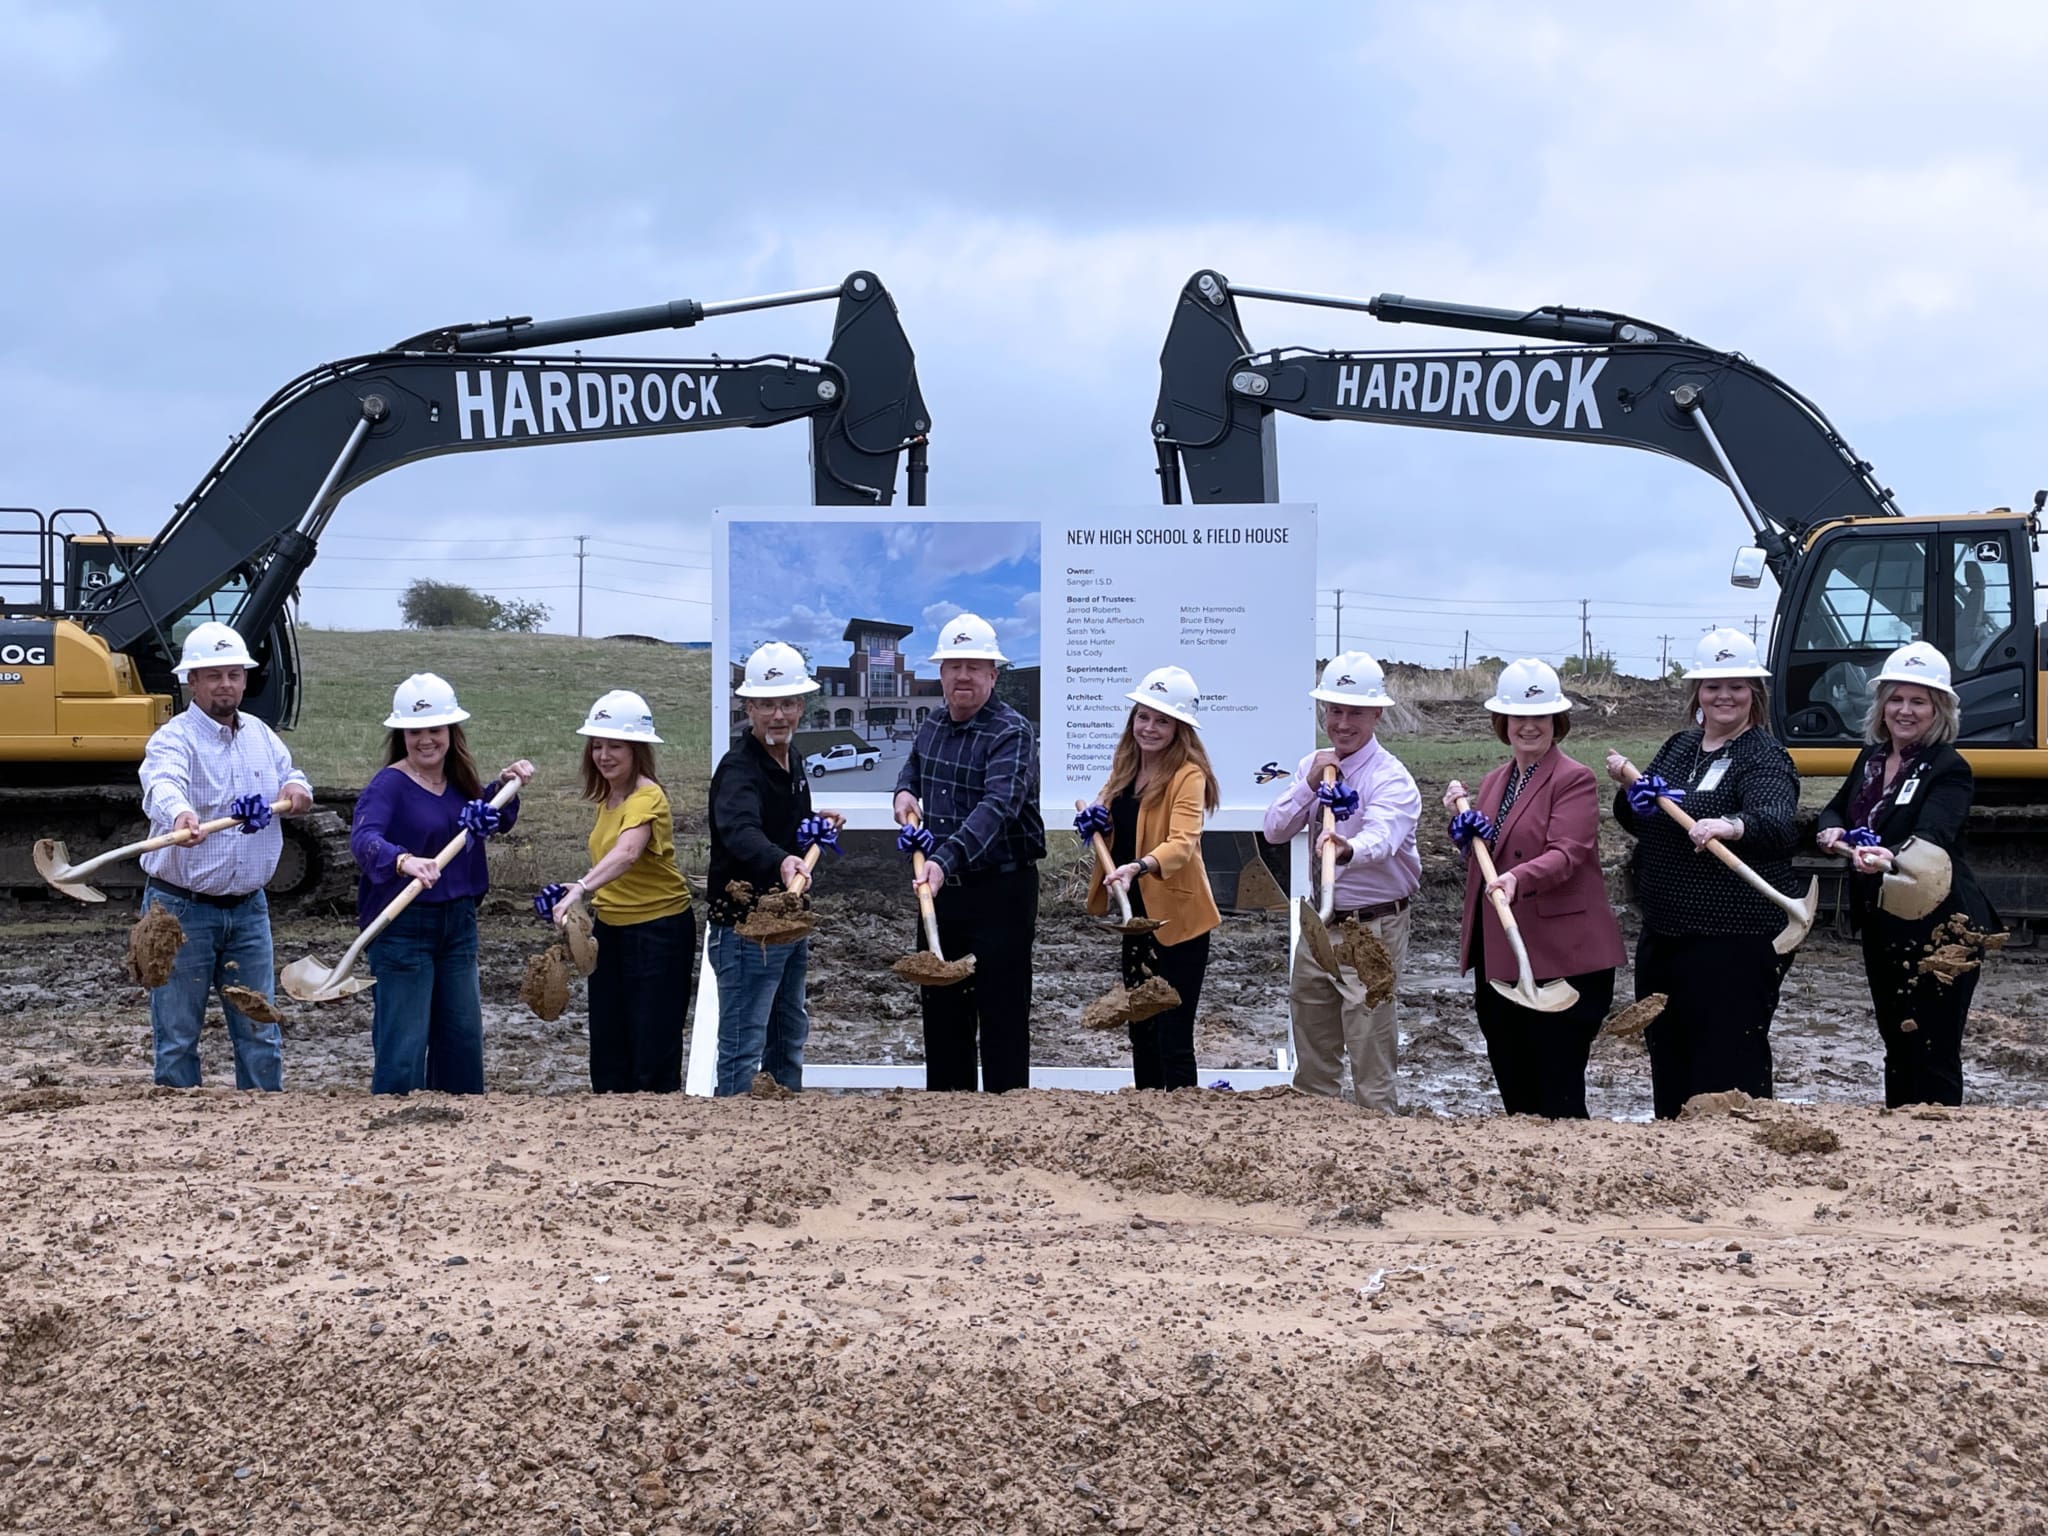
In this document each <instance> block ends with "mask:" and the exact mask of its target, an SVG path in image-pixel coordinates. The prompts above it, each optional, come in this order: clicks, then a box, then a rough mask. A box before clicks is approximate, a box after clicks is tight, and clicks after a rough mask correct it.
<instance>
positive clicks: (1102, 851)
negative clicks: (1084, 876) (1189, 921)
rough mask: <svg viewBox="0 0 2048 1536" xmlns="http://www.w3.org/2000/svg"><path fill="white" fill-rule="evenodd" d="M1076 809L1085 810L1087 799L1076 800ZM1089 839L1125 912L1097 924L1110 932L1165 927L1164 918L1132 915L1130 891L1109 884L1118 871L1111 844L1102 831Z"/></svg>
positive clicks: (1105, 880) (1104, 877)
mask: <svg viewBox="0 0 2048 1536" xmlns="http://www.w3.org/2000/svg"><path fill="white" fill-rule="evenodd" d="M1074 809H1075V810H1077V811H1085V810H1087V809H1088V802H1087V801H1086V800H1076V801H1075V802H1074ZM1088 841H1089V842H1091V843H1093V844H1094V845H1095V862H1096V863H1098V864H1100V865H1101V866H1102V880H1103V886H1104V888H1105V889H1108V890H1109V891H1110V894H1111V895H1113V896H1114V897H1116V904H1117V906H1118V908H1119V909H1121V911H1122V912H1123V914H1124V915H1123V916H1122V917H1120V918H1118V917H1101V918H1097V919H1096V920H1095V926H1096V927H1098V928H1102V929H1105V930H1107V931H1108V932H1110V933H1157V932H1158V931H1159V930H1160V929H1161V928H1164V927H1165V926H1166V922H1165V920H1164V919H1163V918H1156V917H1133V916H1132V915H1131V896H1130V892H1128V891H1126V890H1125V889H1124V888H1123V887H1122V886H1120V885H1119V886H1115V887H1113V888H1112V887H1110V886H1109V877H1110V876H1111V875H1113V874H1115V873H1116V861H1115V860H1113V859H1112V858H1110V856H1109V844H1108V843H1106V842H1105V841H1103V837H1102V834H1101V833H1100V832H1097V833H1095V834H1094V835H1092V836H1091V837H1090V838H1089V839H1088Z"/></svg>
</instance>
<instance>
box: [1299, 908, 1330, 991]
mask: <svg viewBox="0 0 2048 1536" xmlns="http://www.w3.org/2000/svg"><path fill="white" fill-rule="evenodd" d="M1300 907H1301V939H1302V942H1303V943H1304V944H1306V945H1308V952H1309V953H1310V954H1312V955H1314V956H1315V959H1316V964H1317V965H1320V966H1321V967H1322V968H1323V969H1324V970H1326V971H1328V972H1329V973H1330V974H1331V975H1332V976H1335V975H1337V974H1338V971H1337V964H1338V962H1337V946H1336V945H1334V944H1332V943H1331V942H1330V930H1329V927H1328V925H1326V924H1325V923H1324V922H1323V915H1322V914H1321V913H1320V912H1318V911H1317V910H1316V909H1315V908H1314V907H1313V906H1312V905H1311V904H1310V903H1309V899H1308V898H1307V897H1306V896H1304V897H1302V898H1301V902H1300Z"/></svg>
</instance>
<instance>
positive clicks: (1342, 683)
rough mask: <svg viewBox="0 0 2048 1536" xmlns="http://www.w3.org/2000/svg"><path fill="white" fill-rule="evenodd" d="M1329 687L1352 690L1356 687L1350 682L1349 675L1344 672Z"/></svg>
mask: <svg viewBox="0 0 2048 1536" xmlns="http://www.w3.org/2000/svg"><path fill="white" fill-rule="evenodd" d="M1330 686H1331V687H1332V688H1352V687H1356V686H1357V685H1356V684H1355V683H1354V682H1353V681H1352V678H1351V674H1350V673H1349V672H1346V673H1345V674H1344V675H1343V676H1342V677H1340V678H1338V679H1337V681H1336V682H1334V683H1332V684H1330Z"/></svg>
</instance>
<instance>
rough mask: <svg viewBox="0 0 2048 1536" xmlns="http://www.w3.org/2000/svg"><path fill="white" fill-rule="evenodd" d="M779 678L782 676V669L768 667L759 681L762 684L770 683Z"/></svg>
mask: <svg viewBox="0 0 2048 1536" xmlns="http://www.w3.org/2000/svg"><path fill="white" fill-rule="evenodd" d="M780 676H782V668H780V667H770V668H768V669H767V671H765V672H763V673H762V674H761V681H762V682H764V683H772V682H774V681H775V679H777V678H778V677H780Z"/></svg>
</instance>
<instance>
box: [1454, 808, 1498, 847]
mask: <svg viewBox="0 0 2048 1536" xmlns="http://www.w3.org/2000/svg"><path fill="white" fill-rule="evenodd" d="M1448 830H1449V831H1450V834H1451V841H1452V842H1453V843H1456V844H1457V845H1458V850H1459V851H1460V852H1461V853H1462V852H1463V851H1464V850H1465V849H1467V848H1469V847H1471V846H1472V839H1473V838H1475V837H1476V838H1480V839H1482V840H1483V841H1485V842H1489V843H1490V842H1492V841H1493V823H1492V822H1490V821H1488V820H1487V819H1486V816H1485V814H1484V813H1483V812H1480V811H1472V810H1465V811H1460V812H1458V814H1457V815H1455V816H1453V817H1452V818H1451V825H1450V827H1449V829H1448Z"/></svg>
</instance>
